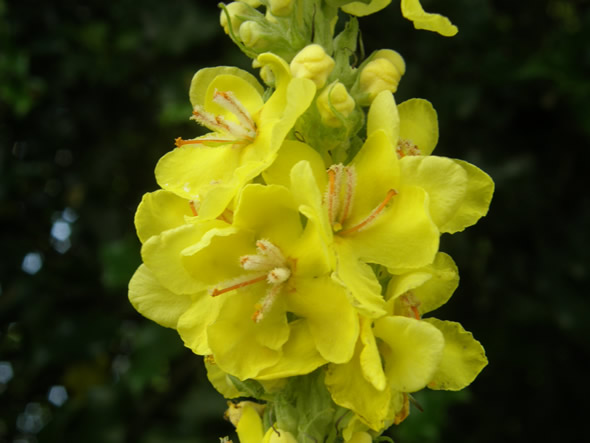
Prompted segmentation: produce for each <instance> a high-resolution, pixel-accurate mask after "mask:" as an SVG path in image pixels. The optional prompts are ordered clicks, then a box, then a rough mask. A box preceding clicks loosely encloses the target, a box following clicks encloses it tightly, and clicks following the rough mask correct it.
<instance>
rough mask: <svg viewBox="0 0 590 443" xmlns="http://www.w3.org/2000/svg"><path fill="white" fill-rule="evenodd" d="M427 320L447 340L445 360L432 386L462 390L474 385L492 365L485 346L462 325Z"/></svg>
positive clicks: (435, 375)
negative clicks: (485, 368) (489, 364)
mask: <svg viewBox="0 0 590 443" xmlns="http://www.w3.org/2000/svg"><path fill="white" fill-rule="evenodd" d="M424 321H426V322H428V323H430V324H431V325H433V326H435V327H436V328H438V329H439V330H440V331H441V332H442V333H443V335H444V339H445V347H444V350H443V355H442V359H441V361H440V364H439V366H438V369H437V371H436V372H435V374H434V376H433V378H432V380H431V382H430V383H428V387H429V388H430V389H444V390H447V391H458V390H460V389H463V388H464V387H466V386H468V385H469V384H471V382H472V381H473V380H475V377H477V375H478V374H479V373H480V372H481V370H482V369H483V368H484V367H485V366H486V365H487V364H488V359H487V358H486V354H485V350H484V349H483V347H482V345H481V344H480V343H479V342H478V341H477V340H475V339H474V338H473V335H472V334H471V332H467V331H466V330H465V329H463V326H461V325H460V324H459V323H456V322H451V321H442V320H438V319H436V318H429V319H426V320H424Z"/></svg>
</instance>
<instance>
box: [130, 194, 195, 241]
mask: <svg viewBox="0 0 590 443" xmlns="http://www.w3.org/2000/svg"><path fill="white" fill-rule="evenodd" d="M192 216H194V214H193V212H192V210H191V208H190V205H189V201H188V200H186V199H184V198H181V197H178V196H177V195H175V194H173V193H172V192H168V191H164V190H162V189H160V190H158V191H155V192H148V193H146V194H144V196H143V198H142V199H141V203H140V204H139V206H138V207H137V211H136V212H135V229H136V230H137V236H138V237H139V240H140V241H141V242H142V243H145V241H146V240H147V239H149V238H150V237H151V236H153V235H158V234H160V233H161V232H163V231H166V230H168V229H172V228H176V227H178V226H180V225H183V224H184V223H185V217H192Z"/></svg>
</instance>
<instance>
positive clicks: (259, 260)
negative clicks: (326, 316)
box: [211, 240, 291, 323]
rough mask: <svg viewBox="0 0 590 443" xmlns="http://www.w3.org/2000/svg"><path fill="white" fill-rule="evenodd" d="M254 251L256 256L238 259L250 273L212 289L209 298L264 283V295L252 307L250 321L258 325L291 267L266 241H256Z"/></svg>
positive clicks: (288, 276) (289, 273)
mask: <svg viewBox="0 0 590 443" xmlns="http://www.w3.org/2000/svg"><path fill="white" fill-rule="evenodd" d="M256 250H257V253H256V254H252V255H243V256H241V257H240V266H241V267H242V268H243V269H244V270H246V271H251V273H248V274H246V275H243V276H241V277H238V278H237V279H233V280H231V281H227V282H224V283H222V284H221V285H220V286H224V287H223V288H221V289H219V288H217V287H215V288H213V289H212V290H211V296H212V297H217V296H218V295H221V294H225V293H226V292H230V291H234V290H236V289H240V288H243V287H246V286H249V285H253V284H256V283H260V282H264V281H266V284H267V286H268V288H267V291H266V294H265V295H264V296H263V297H262V298H261V299H260V300H259V301H258V303H256V304H255V305H254V308H255V311H254V314H253V315H252V320H254V321H255V322H256V323H258V322H260V321H261V320H262V319H263V318H264V316H265V315H266V314H267V313H268V312H269V311H270V309H271V308H272V305H273V303H274V301H275V299H276V297H277V295H278V294H279V293H280V292H281V290H282V288H283V286H284V283H285V282H286V281H287V280H289V278H290V277H291V267H290V266H289V263H288V260H287V259H286V258H285V256H284V255H283V253H282V252H281V250H280V249H279V248H278V247H276V246H275V245H273V244H272V243H271V242H270V241H268V240H258V241H257V242H256Z"/></svg>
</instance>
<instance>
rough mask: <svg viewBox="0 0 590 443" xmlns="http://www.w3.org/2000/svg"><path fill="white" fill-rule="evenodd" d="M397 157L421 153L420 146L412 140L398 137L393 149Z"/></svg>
mask: <svg viewBox="0 0 590 443" xmlns="http://www.w3.org/2000/svg"><path fill="white" fill-rule="evenodd" d="M395 152H396V153H397V158H402V157H406V156H408V155H422V153H421V152H420V148H418V146H417V145H415V144H414V142H412V140H405V139H400V140H399V141H398V142H397V148H396V150H395Z"/></svg>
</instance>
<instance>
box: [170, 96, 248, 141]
mask: <svg viewBox="0 0 590 443" xmlns="http://www.w3.org/2000/svg"><path fill="white" fill-rule="evenodd" d="M213 101H214V102H215V103H217V104H218V105H220V106H222V107H223V108H225V109H227V110H228V111H229V112H231V113H232V114H233V115H234V116H235V117H236V119H237V121H238V122H237V123H236V122H233V121H230V120H227V119H225V118H224V117H222V116H220V115H214V114H212V113H210V112H207V111H205V109H204V108H203V107H202V106H199V105H195V107H194V109H193V115H192V116H191V120H195V121H196V122H197V123H199V124H200V125H202V126H205V127H206V128H208V129H210V130H211V131H213V132H212V133H210V134H206V135H204V136H202V137H199V138H196V139H193V140H183V139H182V138H180V137H178V138H177V139H176V140H175V142H176V147H180V146H183V145H188V144H197V145H199V144H200V145H205V146H211V147H215V146H224V145H232V146H235V145H237V146H241V145H242V146H243V145H248V144H250V143H252V141H253V140H254V138H255V137H256V123H255V122H254V119H253V118H252V115H250V112H248V110H247V109H246V107H245V106H244V105H243V104H242V103H241V102H240V101H239V100H238V99H237V98H236V96H235V95H234V94H233V93H232V92H231V91H217V90H216V91H215V92H214V93H213Z"/></svg>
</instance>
